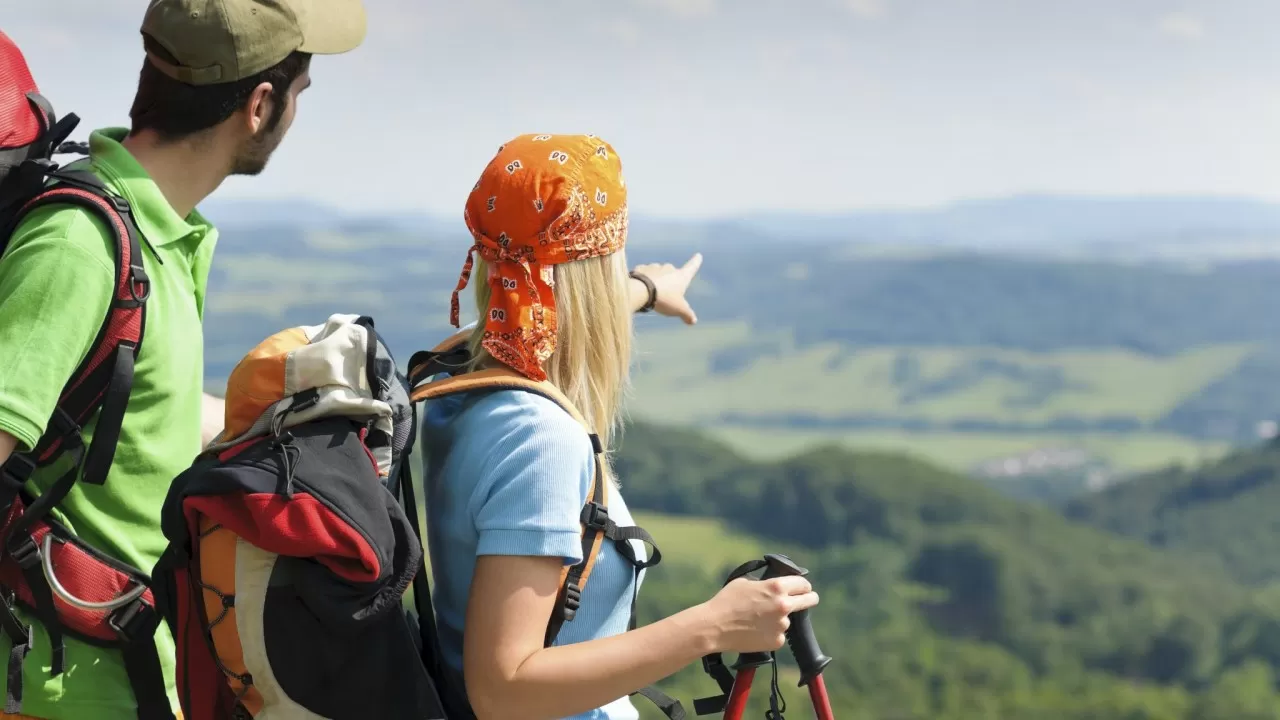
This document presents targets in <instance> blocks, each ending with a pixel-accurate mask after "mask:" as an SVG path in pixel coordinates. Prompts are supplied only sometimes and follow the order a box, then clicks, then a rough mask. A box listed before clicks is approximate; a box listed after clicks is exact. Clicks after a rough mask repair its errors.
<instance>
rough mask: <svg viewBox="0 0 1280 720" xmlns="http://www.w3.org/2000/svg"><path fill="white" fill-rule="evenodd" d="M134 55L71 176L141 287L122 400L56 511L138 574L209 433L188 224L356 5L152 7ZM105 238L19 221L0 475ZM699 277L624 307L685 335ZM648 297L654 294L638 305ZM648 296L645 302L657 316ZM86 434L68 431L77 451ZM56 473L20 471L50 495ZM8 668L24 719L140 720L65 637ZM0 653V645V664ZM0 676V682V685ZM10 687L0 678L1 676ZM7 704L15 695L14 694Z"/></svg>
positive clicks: (4, 351)
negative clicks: (129, 99) (110, 216)
mask: <svg viewBox="0 0 1280 720" xmlns="http://www.w3.org/2000/svg"><path fill="white" fill-rule="evenodd" d="M141 31H142V36H143V45H144V49H145V51H146V59H145V60H144V62H143V66H142V70H141V73H140V76H139V81H138V88H137V93H136V95H135V98H134V101H133V106H132V109H131V110H130V118H131V120H132V127H131V128H130V129H128V130H127V131H126V130H125V129H122V128H106V129H100V130H97V131H95V132H93V133H92V134H91V136H90V158H89V160H88V162H87V164H86V165H85V167H86V169H88V170H89V171H90V172H92V173H93V174H94V175H96V176H97V177H98V178H99V179H100V180H101V181H102V182H103V183H104V184H105V185H106V186H107V188H108V189H109V190H110V191H111V192H113V193H115V194H118V195H120V196H121V197H123V198H125V199H126V200H128V202H129V204H130V206H131V208H132V212H133V215H134V217H135V219H136V221H137V224H138V228H139V230H140V231H141V233H142V236H143V240H144V242H143V243H142V246H143V248H144V249H143V251H142V254H143V264H144V266H145V267H144V269H145V272H146V274H147V275H148V276H149V277H150V281H151V295H150V297H149V298H148V300H147V303H146V323H145V329H144V334H143V342H142V345H141V350H140V352H139V354H138V357H137V364H136V368H135V371H134V381H133V389H132V393H131V395H130V398H129V404H128V406H127V410H126V413H125V416H124V421H123V423H122V427H121V430H120V435H119V441H118V443H117V444H116V447H115V456H114V461H113V463H112V465H111V468H110V471H109V473H108V475H107V480H106V482H105V483H104V484H103V485H100V486H95V485H91V484H85V483H76V484H75V485H74V486H73V487H72V489H71V491H70V493H69V494H68V495H67V496H66V498H65V499H63V500H62V501H61V502H60V503H59V504H58V505H57V506H56V508H55V511H54V515H55V516H56V517H57V519H59V520H60V521H62V522H63V523H64V524H66V525H67V526H68V527H69V528H70V529H71V530H72V531H73V532H74V533H76V534H77V535H78V536H79V537H80V538H82V539H83V540H85V541H86V542H88V543H89V544H90V545H92V546H93V547H94V548H97V549H98V550H100V551H101V552H102V553H105V554H106V555H108V556H110V557H112V558H116V559H119V560H121V561H123V562H125V563H127V564H129V565H131V566H133V567H135V568H139V569H141V570H143V571H144V572H146V571H149V569H150V568H152V567H153V566H154V564H155V562H156V560H157V558H158V556H159V555H160V553H161V552H162V550H163V549H164V547H165V539H164V536H163V534H162V532H161V529H160V527H159V520H158V518H159V511H160V507H161V505H162V504H163V502H164V499H165V495H166V493H167V491H168V488H169V484H170V481H171V480H172V479H173V478H174V477H175V476H176V475H178V474H179V473H180V472H181V471H182V470H184V469H185V468H186V467H187V466H188V465H189V464H190V462H191V460H192V459H193V457H194V456H195V455H196V454H197V453H198V452H199V450H200V448H201V447H202V445H203V444H204V443H207V442H208V440H209V439H210V438H211V437H212V436H213V435H214V434H215V433H216V432H217V431H218V429H219V428H220V427H221V415H222V411H221V403H220V401H218V400H216V399H215V398H213V397H211V396H209V395H206V394H204V393H203V392H202V383H203V334H202V319H203V313H204V303H205V287H206V281H207V278H208V274H209V268H210V264H211V262H212V257H213V250H214V245H215V243H216V240H217V231H216V229H215V228H214V227H213V226H212V225H211V224H210V223H209V222H208V221H207V220H205V218H204V217H202V216H201V214H200V213H199V212H198V211H197V210H196V206H197V205H198V204H199V203H200V202H201V201H202V200H203V199H204V198H206V197H207V196H208V195H210V194H211V193H212V192H213V191H214V190H215V189H216V188H217V187H218V186H219V185H220V184H221V183H222V181H223V180H225V179H226V178H227V177H228V176H231V175H256V174H258V173H260V172H262V170H263V169H264V168H265V167H266V165H267V162H268V160H269V158H270V157H271V154H272V152H273V151H274V150H275V149H276V147H278V146H279V144H280V142H281V141H282V139H283V138H284V136H285V134H286V133H287V132H288V130H289V128H290V126H291V125H292V123H293V121H294V119H295V113H296V109H297V99H298V95H299V94H300V93H301V92H302V91H303V90H305V89H306V88H307V87H309V86H310V84H311V79H310V59H311V56H312V55H314V54H340V53H345V52H348V51H350V50H353V49H355V48H356V47H358V46H359V45H360V44H361V43H362V42H363V39H364V34H365V15H364V10H363V8H362V6H361V4H360V2H359V0H270V1H268V0H151V3H150V5H149V7H148V8H147V11H146V14H145V17H144V19H143V22H142V27H141ZM114 252H115V246H114V240H113V239H112V236H111V235H110V234H109V233H108V231H107V228H106V226H104V225H103V224H102V222H101V221H100V220H99V218H98V217H97V216H95V215H93V214H91V213H89V212H87V211H85V210H82V209H80V208H77V207H73V206H69V205H66V206H62V205H60V206H53V207H44V208H41V209H38V210H35V211H33V212H32V213H31V214H30V215H28V216H27V217H26V218H25V219H24V220H23V221H22V223H21V224H20V225H19V226H18V227H17V228H16V229H15V232H14V234H13V236H12V237H11V239H10V241H9V243H8V247H7V250H6V252H5V254H4V256H3V257H0V308H3V311H2V312H0V466H3V465H4V463H5V462H6V461H7V460H9V459H10V458H11V456H14V455H21V454H23V453H26V452H28V451H30V450H31V448H32V447H33V446H34V445H35V444H36V443H37V442H38V440H39V438H40V437H41V435H42V434H43V433H44V432H45V431H46V428H47V427H48V425H49V420H50V417H51V415H52V413H53V411H54V408H55V404H56V402H57V400H58V395H59V392H60V390H61V389H62V388H63V386H64V384H65V383H66V382H67V379H68V377H69V376H70V375H71V374H72V372H73V371H74V369H75V368H76V367H77V365H79V364H80V362H81V360H82V359H83V358H84V357H85V354H86V352H87V351H88V349H89V348H90V347H91V345H92V344H93V341H94V339H95V337H96V335H97V333H98V330H99V327H100V324H101V322H102V319H103V317H105V315H106V313H107V310H108V304H109V303H110V302H111V298H112V297H113V283H114V280H115V272H114V269H113V267H114V259H113V257H114V256H113V253H114ZM700 264H701V257H700V256H695V257H694V258H693V259H692V260H690V261H689V263H687V264H686V265H684V266H683V267H680V268H675V267H672V266H670V265H649V266H644V267H643V268H637V270H638V271H641V272H643V274H644V275H646V276H647V277H648V278H649V279H651V282H652V283H653V286H654V287H653V288H652V289H651V288H650V286H649V285H648V284H646V283H644V282H643V281H641V280H639V279H635V280H632V290H633V297H634V299H635V303H634V304H635V307H636V308H637V309H640V308H642V307H653V308H654V309H655V310H656V311H657V312H659V313H661V314H665V315H673V316H678V317H681V318H682V319H684V321H685V322H686V323H689V324H692V323H693V322H695V317H694V314H693V311H692V309H691V308H690V307H689V305H688V303H687V302H686V301H685V299H684V292H685V289H686V288H687V286H688V284H689V282H690V281H691V280H692V278H693V276H694V274H696V272H697V270H698V267H699V266H700ZM651 290H652V291H651ZM655 299H656V304H655ZM93 430H94V423H93V421H92V420H90V421H89V422H88V423H86V425H85V427H84V428H83V433H82V434H83V437H84V441H85V443H86V445H87V444H88V443H90V442H91V441H92V436H93ZM65 470H66V468H65V467H61V466H59V465H57V464H55V465H53V466H51V467H47V468H40V469H38V470H36V472H35V474H33V475H32V476H31V479H30V480H29V484H28V487H31V488H34V489H35V490H36V491H37V492H43V491H45V490H48V488H49V487H50V485H51V483H52V482H53V480H54V479H56V478H57V477H58V476H59V475H60V474H61V473H62V472H64V471H65ZM17 614H18V615H19V620H20V622H21V623H22V624H23V625H29V626H30V627H31V631H32V636H31V638H30V643H29V651H28V654H26V655H25V657H20V656H19V657H18V660H19V667H20V668H21V669H22V673H21V683H20V685H19V687H18V688H16V689H15V688H9V687H8V685H7V682H8V681H9V680H8V679H6V680H5V681H4V682H5V683H6V684H5V685H4V687H5V689H6V693H7V695H8V696H9V697H10V699H12V698H13V697H14V696H15V695H17V696H20V697H21V701H22V706H21V712H22V713H25V714H24V715H20V716H14V715H7V717H27V718H43V719H48V720H63V719H67V720H71V719H79V718H94V719H95V720H116V719H120V720H132V719H133V718H137V717H139V716H140V715H143V714H144V713H142V712H141V711H140V710H139V704H140V703H139V702H138V700H137V699H136V698H135V696H134V693H133V690H132V687H131V683H130V677H129V673H128V672H127V671H126V667H125V663H124V661H123V660H122V658H121V655H120V653H119V652H118V651H115V650H110V649H105V648H101V647H97V646H95V645H92V644H89V643H84V642H80V641H78V640H76V639H74V638H71V637H65V638H64V639H63V655H62V657H61V660H62V666H63V671H62V672H61V673H58V674H56V675H52V674H51V673H50V672H48V670H49V668H50V665H51V660H52V650H51V644H50V636H49V634H48V632H47V630H46V629H45V628H44V626H43V625H42V624H41V623H40V622H39V620H38V618H36V617H33V616H32V615H31V614H29V613H25V612H21V611H19V612H18V613H17ZM156 644H157V649H158V651H159V655H160V664H161V666H162V667H161V670H162V672H163V676H164V685H165V687H166V690H167V693H168V696H169V705H170V707H172V708H177V707H178V704H177V702H176V692H175V685H174V678H173V666H174V659H173V653H174V644H173V640H172V638H171V636H170V635H169V633H168V630H167V628H166V627H165V626H164V624H163V623H162V624H161V625H160V628H159V629H158V630H157V633H156ZM12 648H13V643H12V642H11V640H10V638H9V637H7V636H5V635H4V634H0V658H6V657H7V658H10V659H11V660H12V658H13V656H14V654H13V653H11V652H10V651H11V649H12ZM3 674H4V673H0V675H3ZM13 677H14V675H13V674H12V673H9V674H8V678H9V679H12V678H13ZM15 690H16V691H17V692H15Z"/></svg>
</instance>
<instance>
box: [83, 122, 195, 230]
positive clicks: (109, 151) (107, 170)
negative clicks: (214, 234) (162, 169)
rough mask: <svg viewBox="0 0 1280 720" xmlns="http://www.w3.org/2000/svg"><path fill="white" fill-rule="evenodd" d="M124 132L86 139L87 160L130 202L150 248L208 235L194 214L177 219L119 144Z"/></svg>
mask: <svg viewBox="0 0 1280 720" xmlns="http://www.w3.org/2000/svg"><path fill="white" fill-rule="evenodd" d="M128 132H129V131H128V130H127V129H125V128H104V129H100V130H95V131H93V132H92V133H90V135H89V157H90V158H91V162H92V163H93V167H94V169H95V170H98V171H99V172H100V173H101V174H102V177H103V180H104V181H106V182H107V184H108V185H110V186H111V188H112V189H113V190H115V191H116V192H117V193H119V194H120V195H121V196H123V197H124V199H125V200H128V201H129V206H130V207H131V208H132V210H133V215H134V218H135V219H136V220H137V222H138V229H139V230H141V231H142V234H143V235H144V236H146V238H147V241H149V242H150V243H151V244H152V245H156V246H160V245H168V244H170V243H173V242H177V241H179V240H183V239H185V238H187V237H190V236H191V235H196V234H201V235H203V234H207V233H208V232H209V230H211V229H212V225H211V224H210V223H209V221H208V220H206V219H205V218H204V216H203V215H201V214H200V212H199V211H197V210H192V211H191V214H190V215H188V216H187V217H186V218H183V217H182V216H180V215H178V213H177V212H175V211H174V209H173V206H172V205H170V204H169V201H168V199H167V198H165V196H164V193H162V192H160V188H159V187H158V186H157V185H156V183H155V181H154V180H152V179H151V177H150V176H149V175H147V171H146V170H144V169H143V168H142V165H140V164H138V161H137V160H136V159H135V158H134V157H133V154H132V153H130V152H129V151H128V150H127V149H125V147H124V146H123V145H121V144H120V141H121V140H123V139H124V138H125V136H126V135H128Z"/></svg>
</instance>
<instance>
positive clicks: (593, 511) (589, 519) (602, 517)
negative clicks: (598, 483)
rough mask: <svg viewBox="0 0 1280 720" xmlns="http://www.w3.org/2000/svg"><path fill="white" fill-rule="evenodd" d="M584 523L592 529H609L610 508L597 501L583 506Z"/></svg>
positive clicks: (582, 518)
mask: <svg viewBox="0 0 1280 720" xmlns="http://www.w3.org/2000/svg"><path fill="white" fill-rule="evenodd" d="M581 521H582V524H583V525H585V526H587V527H588V528H590V529H592V530H608V529H609V522H610V520H609V509H608V508H606V507H604V506H603V505H600V504H599V503H596V502H594V501H593V502H589V503H587V504H586V505H584V506H583V507H582V517H581Z"/></svg>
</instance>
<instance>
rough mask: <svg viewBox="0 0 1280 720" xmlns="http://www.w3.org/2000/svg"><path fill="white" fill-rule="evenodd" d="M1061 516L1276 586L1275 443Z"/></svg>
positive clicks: (1134, 485) (1279, 559)
mask: <svg viewBox="0 0 1280 720" xmlns="http://www.w3.org/2000/svg"><path fill="white" fill-rule="evenodd" d="M1064 512H1065V514H1066V515H1067V517H1069V518H1072V519H1074V520H1077V521H1080V522H1084V523H1089V524H1092V525H1095V526H1097V527H1099V528H1102V529H1105V530H1107V531H1109V532H1112V533H1116V534H1117V535H1124V536H1128V537H1132V538H1136V539H1138V540H1141V541H1143V542H1146V543H1148V544H1150V545H1152V546H1155V547H1160V548H1167V549H1170V550H1174V551H1177V552H1179V553H1182V554H1199V555H1203V556H1207V557H1212V558H1216V559H1218V560H1220V561H1221V562H1222V564H1223V565H1224V566H1225V567H1226V568H1227V569H1228V570H1229V571H1230V572H1231V573H1232V574H1233V575H1234V576H1235V578H1236V579H1237V580H1238V581H1240V582H1243V583H1248V584H1251V585H1264V584H1268V583H1277V584H1280V553H1277V552H1275V550H1276V549H1277V548H1280V515H1278V513H1280V444H1276V443H1271V444H1268V445H1264V446H1262V447H1259V448H1254V449H1247V450H1240V451H1238V452H1235V453H1232V454H1231V455H1230V456H1228V457H1226V458H1224V459H1222V460H1220V461H1218V462H1215V463H1211V464H1207V465H1203V466H1195V467H1185V466H1183V467H1174V468H1170V469H1168V470H1165V471H1161V472H1155V473H1151V474H1147V475H1144V476H1142V477H1139V478H1136V479H1134V480H1131V481H1130V482H1128V483H1125V484H1123V485H1120V486H1117V487H1115V488H1112V489H1109V490H1107V491H1105V492H1102V493H1098V494H1096V495H1092V496H1087V497H1082V498H1078V499H1076V500H1074V501H1072V502H1071V503H1069V504H1068V505H1067V506H1066V507H1065V508H1064Z"/></svg>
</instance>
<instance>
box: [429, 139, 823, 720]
mask: <svg viewBox="0 0 1280 720" xmlns="http://www.w3.org/2000/svg"><path fill="white" fill-rule="evenodd" d="M465 217H466V221H467V227H468V229H470V230H471V233H472V235H473V237H474V238H475V244H474V245H473V246H472V248H471V252H469V253H468V256H467V262H466V265H465V266H464V269H463V273H462V278H461V279H460V281H459V285H458V290H461V289H463V288H464V287H465V286H466V284H467V282H468V281H469V278H470V274H471V270H472V262H473V260H472V255H473V253H475V254H479V255H480V260H479V261H478V262H477V263H476V267H475V271H476V273H477V274H478V275H479V276H480V277H481V278H486V279H487V281H482V282H478V283H477V290H476V305H477V309H478V311H479V317H480V318H481V319H482V320H481V322H480V323H479V324H478V326H477V327H476V329H475V330H474V331H473V333H472V336H471V348H472V351H473V353H472V366H471V368H470V369H472V370H474V369H481V368H488V367H500V366H505V367H508V368H511V369H512V370H515V371H516V372H518V373H520V374H521V375H524V376H525V377H527V378H529V379H531V380H537V381H540V380H547V381H549V382H550V383H551V384H553V385H554V386H555V387H556V388H557V389H558V390H559V391H560V392H561V394H563V395H564V396H565V397H567V398H568V400H570V401H571V402H572V404H573V405H574V406H576V408H577V410H578V411H579V413H580V414H581V415H582V418H583V420H584V421H585V424H586V425H587V426H588V427H589V428H590V431H591V432H592V433H594V434H595V435H597V436H598V437H599V439H600V440H601V442H602V444H603V446H604V447H606V448H608V447H610V441H611V440H613V439H614V438H615V436H616V431H617V428H618V425H619V418H620V406H621V402H622V398H623V395H624V393H625V390H626V388H627V383H628V377H629V366H630V361H631V337H632V326H631V313H632V308H633V307H634V306H633V305H632V304H631V303H630V302H629V299H630V293H631V290H630V286H629V278H628V273H627V265H626V257H625V253H624V252H623V245H624V243H625V240H626V233H627V201H626V186H625V183H624V182H623V179H622V174H621V164H620V163H619V161H618V157H617V155H616V154H615V153H614V151H613V148H612V147H610V146H609V144H608V143H606V142H604V141H602V140H600V139H598V138H595V137H593V136H590V135H587V136H582V135H574V136H566V135H536V136H535V135H523V136H520V137H518V138H516V139H514V140H512V141H511V142H509V143H507V144H506V145H504V146H503V147H502V148H500V149H499V152H498V155H497V156H496V157H495V158H494V159H493V160H492V161H491V162H490V163H489V165H488V167H486V169H485V171H484V173H483V175H482V176H481V178H480V181H479V182H478V183H477V184H476V186H475V188H474V189H473V190H472V193H471V196H470V198H469V199H468V201H467V206H466V213H465ZM682 291H683V288H681V292H682ZM659 294H661V291H659ZM650 300H651V301H652V300H653V298H650ZM452 321H453V323H454V324H455V325H457V323H458V293H457V291H455V293H454V298H453V317H452ZM423 443H424V445H425V448H426V454H427V458H428V461H427V475H426V482H425V485H426V492H427V499H428V501H427V508H428V513H429V522H428V526H429V530H430V538H429V540H430V542H429V545H430V548H431V552H432V569H433V573H434V575H435V583H436V592H435V600H436V610H437V621H438V625H439V627H440V639H441V644H442V650H443V654H444V659H445V662H446V663H447V665H448V666H449V668H450V669H452V670H453V671H455V672H461V673H462V674H463V677H464V678H465V680H464V682H465V687H466V691H467V695H468V698H469V700H470V703H471V705H472V707H473V709H474V710H475V712H476V714H477V716H478V717H480V718H563V717H570V716H572V717H580V718H608V719H609V720H618V719H620V718H636V717H638V713H637V712H636V710H635V708H634V707H633V706H632V705H631V703H630V700H629V699H628V695H629V694H630V693H633V692H635V691H637V690H638V689H640V688H643V687H646V686H648V685H650V684H652V683H655V682H657V681H658V680H661V679H662V678H664V677H667V676H669V675H671V674H673V673H675V672H676V671H678V670H680V669H681V668H683V667H684V666H686V665H688V664H690V663H692V662H695V661H697V660H698V659H699V658H701V657H702V656H703V655H706V654H708V653H711V652H749V651H761V650H775V649H777V648H779V647H781V645H782V643H783V642H784V637H783V633H784V631H785V629H786V627H787V616H788V615H789V614H790V613H792V612H795V611H797V610H800V609H802V608H808V607H812V606H813V605H815V604H817V602H818V598H817V595H816V594H815V593H813V592H812V590H811V588H810V587H809V584H808V583H807V582H806V581H805V580H804V579H803V578H785V579H779V580H777V581H768V582H758V581H747V580H740V581H735V582H734V583H730V584H729V585H728V586H726V587H725V588H724V589H723V590H722V591H721V592H720V593H718V594H717V595H716V596H715V597H713V598H711V599H710V600H708V601H706V602H705V603H702V604H700V605H698V606H695V607H692V608H689V609H687V610H685V611H683V612H680V613H678V614H676V615H673V616H671V617H668V618H665V619H663V620H660V621H658V622H655V623H653V624H651V625H646V626H644V627H640V628H638V629H635V630H631V631H628V629H627V628H628V621H629V618H630V611H631V602H632V594H633V591H635V590H637V589H638V588H637V587H636V585H637V584H638V583H639V582H640V580H641V575H642V574H637V573H635V572H633V567H632V564H631V563H630V561H629V560H627V559H625V558H624V557H623V556H622V554H621V553H619V552H618V550H617V549H616V548H615V547H614V545H612V544H609V543H605V544H603V545H602V546H601V550H600V552H599V554H598V555H597V559H596V562H595V565H594V568H593V573H592V575H591V577H590V584H589V585H588V587H587V588H586V589H585V591H584V592H583V594H582V600H581V607H580V608H579V609H578V611H577V614H576V617H574V619H573V621H572V622H567V623H565V624H564V625H563V627H562V628H561V630H560V632H559V635H558V636H557V638H556V641H555V642H554V644H553V645H552V646H551V647H546V648H544V647H543V642H544V633H545V631H546V630H547V623H548V618H549V617H550V615H551V612H552V609H553V607H554V605H555V603H556V599H557V593H558V591H559V588H560V578H561V575H560V573H561V569H562V568H563V567H565V566H566V565H573V564H576V563H578V562H579V561H580V560H582V555H583V550H582V548H581V542H580V537H579V532H580V526H579V515H580V513H581V512H582V507H583V500H584V497H585V495H586V494H587V491H588V488H589V487H590V484H591V482H592V478H593V473H594V472H595V468H594V466H593V463H594V462H595V457H596V456H595V454H594V452H593V447H592V443H591V441H590V439H589V436H588V434H587V433H586V432H584V429H583V427H582V425H580V424H579V423H578V421H577V420H575V419H574V418H573V417H571V416H570V415H569V414H568V413H566V412H565V411H564V410H563V409H562V408H561V407H560V406H558V405H557V404H555V403H554V402H552V401H551V400H548V399H546V398H544V397H542V396H541V395H538V394H535V393H531V392H525V391H521V390H499V391H489V392H485V393H475V394H470V395H461V396H447V397H444V398H441V399H440V400H437V401H433V402H431V403H429V404H428V410H427V414H426V417H425V419H424V429H423ZM600 457H604V458H607V457H608V456H607V454H605V455H601V456H600ZM603 469H604V471H605V475H606V477H608V478H609V483H608V485H607V490H608V492H609V497H608V510H609V516H610V517H611V518H612V519H613V520H614V521H615V522H616V523H617V524H618V525H621V526H626V525H630V524H631V517H630V515H629V513H628V511H627V507H626V503H625V501H624V500H623V498H622V495H621V493H620V492H619V491H618V485H617V483H616V481H615V480H614V478H613V473H612V469H611V468H609V467H608V464H607V460H606V461H605V467H604V468H603ZM635 545H636V547H635V550H636V551H637V553H641V552H643V549H642V548H641V547H639V545H640V544H639V543H635ZM642 557H643V556H642Z"/></svg>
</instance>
